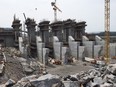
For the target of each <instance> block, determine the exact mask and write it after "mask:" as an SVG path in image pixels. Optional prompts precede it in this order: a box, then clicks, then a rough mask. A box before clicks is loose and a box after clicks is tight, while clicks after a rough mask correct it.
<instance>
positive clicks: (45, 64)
mask: <svg viewBox="0 0 116 87" xmlns="http://www.w3.org/2000/svg"><path fill="white" fill-rule="evenodd" d="M104 3H105V4H104V7H105V9H104V18H105V19H104V24H105V27H104V32H102V33H103V34H101V33H87V32H86V26H87V21H79V22H77V21H76V20H75V19H70V18H69V19H67V20H62V21H59V20H58V18H57V11H59V12H62V10H61V9H59V7H58V6H57V4H56V0H55V1H53V2H51V6H52V7H53V12H54V22H51V21H49V20H42V21H41V22H39V23H36V20H34V19H33V18H30V17H27V16H26V14H25V13H23V17H24V19H25V22H24V23H21V20H20V19H19V18H17V17H16V15H14V17H13V22H12V25H11V26H12V27H11V28H0V87H116V34H113V33H116V32H110V0H104Z"/></svg>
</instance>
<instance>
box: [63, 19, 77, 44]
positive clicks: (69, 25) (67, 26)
mask: <svg viewBox="0 0 116 87" xmlns="http://www.w3.org/2000/svg"><path fill="white" fill-rule="evenodd" d="M75 24H76V22H75V20H71V19H68V20H66V21H63V43H68V37H69V36H72V37H74V28H75Z"/></svg>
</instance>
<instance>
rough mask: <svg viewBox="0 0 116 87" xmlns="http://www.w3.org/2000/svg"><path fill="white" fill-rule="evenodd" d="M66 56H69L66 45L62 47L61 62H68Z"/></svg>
mask: <svg viewBox="0 0 116 87" xmlns="http://www.w3.org/2000/svg"><path fill="white" fill-rule="evenodd" d="M68 58H70V51H69V48H68V47H62V62H63V64H67V63H68Z"/></svg>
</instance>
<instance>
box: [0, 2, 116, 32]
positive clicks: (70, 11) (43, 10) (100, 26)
mask: <svg viewBox="0 0 116 87" xmlns="http://www.w3.org/2000/svg"><path fill="white" fill-rule="evenodd" d="M52 1H54V0H0V4H1V5H0V11H1V12H0V27H11V24H12V21H13V16H14V14H16V17H17V18H19V19H20V20H21V21H22V22H23V21H24V17H23V13H25V14H26V16H27V17H30V18H34V19H35V20H36V22H37V23H39V22H40V21H41V20H43V19H48V20H50V21H53V19H54V14H53V10H52V6H51V2H52ZM57 6H58V7H59V8H60V9H61V10H62V13H60V12H58V19H60V20H65V19H68V18H72V19H76V21H77V22H78V21H86V22H87V27H86V32H96V31H104V0H57ZM35 8H37V10H35ZM115 8H116V0H111V16H110V17H111V29H110V30H111V31H116V30H115V28H116V24H115V20H116V11H115Z"/></svg>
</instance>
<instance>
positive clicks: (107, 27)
mask: <svg viewBox="0 0 116 87" xmlns="http://www.w3.org/2000/svg"><path fill="white" fill-rule="evenodd" d="M109 33H110V0H105V51H104V52H105V58H106V63H107V64H108V63H109V53H110V51H109V50H110V48H109V47H110V46H109V42H110V34H109Z"/></svg>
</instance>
